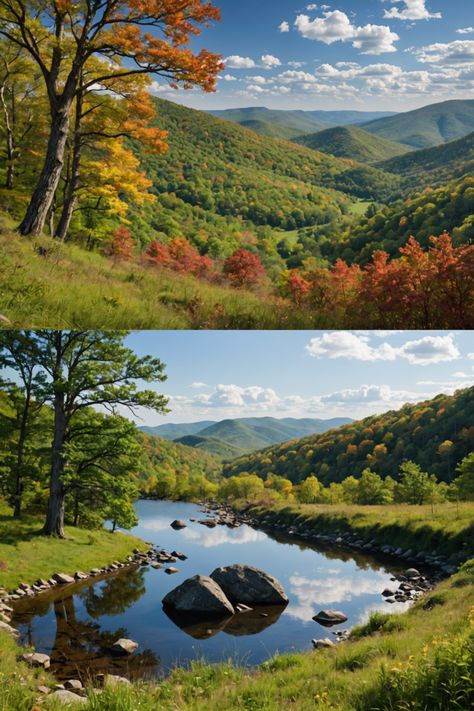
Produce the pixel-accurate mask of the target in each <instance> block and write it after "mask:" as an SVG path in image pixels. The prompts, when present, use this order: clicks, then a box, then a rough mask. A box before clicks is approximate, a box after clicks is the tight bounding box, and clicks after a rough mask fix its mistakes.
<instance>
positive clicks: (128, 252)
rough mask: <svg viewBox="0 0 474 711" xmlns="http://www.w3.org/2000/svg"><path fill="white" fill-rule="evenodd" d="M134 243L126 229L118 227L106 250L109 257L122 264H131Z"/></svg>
mask: <svg viewBox="0 0 474 711" xmlns="http://www.w3.org/2000/svg"><path fill="white" fill-rule="evenodd" d="M133 248H134V241H133V237H132V235H131V234H130V232H129V230H127V228H126V227H119V228H118V229H116V230H115V232H114V236H113V238H112V242H111V243H110V245H109V248H108V250H107V252H108V254H109V256H110V257H113V258H114V259H116V260H120V261H123V262H131V261H132V259H133Z"/></svg>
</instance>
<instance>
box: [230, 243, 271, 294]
mask: <svg viewBox="0 0 474 711" xmlns="http://www.w3.org/2000/svg"><path fill="white" fill-rule="evenodd" d="M223 273H224V275H225V276H226V277H227V279H228V280H229V281H230V283H231V284H232V286H236V287H238V288H242V287H249V286H254V285H256V284H258V283H259V282H260V281H261V280H262V278H263V277H264V275H265V268H264V266H263V264H262V262H261V261H260V257H259V256H258V254H253V252H249V251H248V250H247V249H236V250H235V252H234V253H233V254H231V256H230V257H227V259H226V260H225V262H224V268H223Z"/></svg>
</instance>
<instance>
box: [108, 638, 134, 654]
mask: <svg viewBox="0 0 474 711" xmlns="http://www.w3.org/2000/svg"><path fill="white" fill-rule="evenodd" d="M111 649H112V652H115V654H133V652H135V650H137V649H138V642H134V641H133V639H123V638H122V639H118V640H117V641H116V642H115V643H114V644H113V645H112V647H111Z"/></svg>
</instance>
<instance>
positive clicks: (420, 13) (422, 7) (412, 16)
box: [384, 0, 443, 20]
mask: <svg viewBox="0 0 474 711" xmlns="http://www.w3.org/2000/svg"><path fill="white" fill-rule="evenodd" d="M391 2H392V3H398V4H400V3H403V5H404V6H405V7H404V8H402V9H399V8H398V7H395V6H394V7H392V8H390V10H385V12H384V17H386V18H388V19H395V20H430V19H438V20H439V19H441V18H442V17H443V15H442V14H441V13H440V12H430V11H429V10H428V8H427V7H426V0H391Z"/></svg>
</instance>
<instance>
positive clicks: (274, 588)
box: [211, 564, 288, 605]
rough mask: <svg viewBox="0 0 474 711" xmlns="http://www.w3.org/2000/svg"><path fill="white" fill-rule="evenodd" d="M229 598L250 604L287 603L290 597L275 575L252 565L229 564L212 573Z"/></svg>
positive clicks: (232, 600) (236, 601)
mask: <svg viewBox="0 0 474 711" xmlns="http://www.w3.org/2000/svg"><path fill="white" fill-rule="evenodd" d="M211 578H212V580H214V581H215V582H216V583H217V584H218V585H220V587H221V588H222V590H223V591H224V593H225V594H226V595H227V597H228V598H229V600H230V601H231V602H234V603H244V604H249V605H252V604H253V605H278V604H286V603H287V602H288V597H287V595H286V593H285V591H284V589H283V587H282V585H281V584H280V583H279V582H278V580H277V579H276V578H274V577H273V575H269V574H268V573H265V572H264V571H263V570H258V568H253V567H252V566H250V565H240V564H236V565H229V566H227V567H225V568H216V570H214V572H213V573H211Z"/></svg>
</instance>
